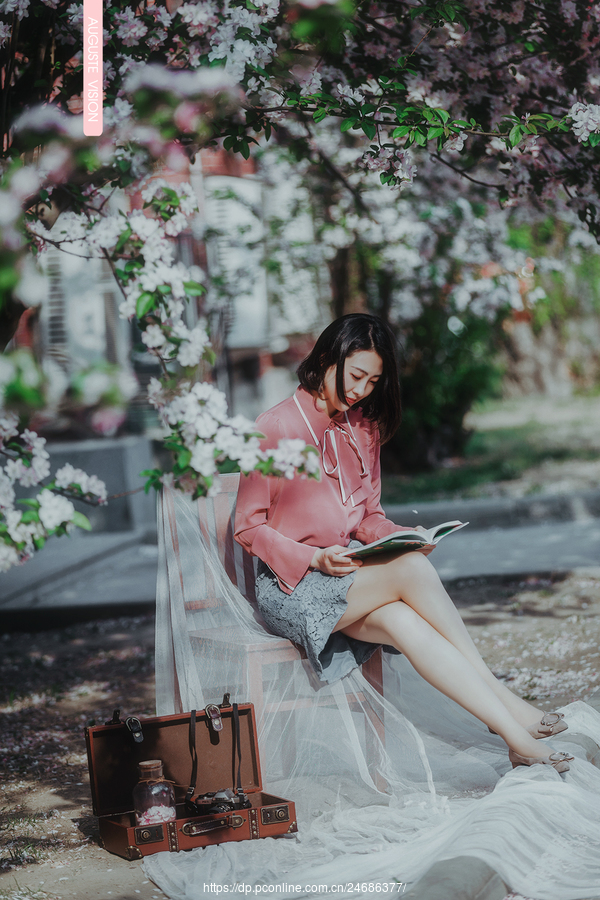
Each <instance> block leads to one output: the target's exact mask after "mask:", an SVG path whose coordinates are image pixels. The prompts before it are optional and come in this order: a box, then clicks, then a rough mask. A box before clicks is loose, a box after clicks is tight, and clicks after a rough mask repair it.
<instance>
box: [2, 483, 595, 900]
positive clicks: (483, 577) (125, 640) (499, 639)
mask: <svg viewBox="0 0 600 900" xmlns="http://www.w3.org/2000/svg"><path fill="white" fill-rule="evenodd" d="M494 503H496V506H494ZM520 504H521V505H520V506H519V507H518V508H517V507H514V505H513V506H510V503H508V505H507V503H504V505H502V504H501V505H500V507H498V505H497V501H493V500H490V501H476V503H475V505H474V504H473V501H469V502H466V501H463V502H461V501H457V502H453V503H452V504H451V507H450V508H449V507H446V508H444V506H443V505H440V504H425V503H420V504H418V506H417V507H416V508H417V510H418V513H413V512H412V508H411V509H410V510H407V509H406V508H400V509H398V508H396V509H394V510H390V514H391V516H392V517H393V518H394V519H395V520H396V521H398V522H401V523H402V524H413V523H414V524H417V523H418V522H422V523H424V524H426V525H433V524H437V523H439V522H440V521H444V520H445V519H450V518H459V519H463V520H465V519H469V520H470V521H471V522H472V524H471V525H470V526H469V527H468V528H465V529H463V530H462V531H461V532H458V533H457V534H455V535H452V536H450V537H448V538H447V539H445V540H444V541H443V542H442V543H441V544H440V546H439V547H438V548H437V549H436V551H435V553H434V554H433V555H432V557H431V559H432V561H433V562H434V564H435V565H436V567H437V568H438V571H439V572H440V575H441V576H442V578H444V579H445V580H447V581H453V582H454V585H453V586H454V587H455V588H456V597H457V601H458V605H459V608H460V609H461V612H462V614H463V615H464V617H465V620H466V621H467V622H468V623H469V626H470V628H471V630H472V632H474V633H475V634H476V635H477V637H476V640H477V642H478V644H479V646H480V648H481V650H482V652H483V655H484V657H485V658H486V659H488V660H489V662H490V663H491V664H492V665H493V666H494V667H495V670H496V671H497V672H498V674H499V675H500V676H501V677H504V678H505V679H506V680H507V682H509V683H510V682H512V685H511V686H513V687H514V688H515V689H517V690H521V691H522V692H525V691H527V692H528V693H529V694H531V692H532V690H535V691H537V694H538V696H539V698H540V702H541V704H542V705H543V706H547V705H548V704H550V705H559V703H561V702H568V700H569V699H572V698H574V697H576V696H579V697H583V696H584V695H589V693H591V691H592V690H593V689H594V688H595V686H597V684H598V679H599V677H600V646H599V645H598V643H597V642H592V643H593V646H592V644H590V643H589V640H588V644H589V647H588V649H587V650H586V653H587V656H586V654H585V653H583V650H584V649H585V647H584V643H585V639H586V636H588V637H589V631H590V628H592V629H594V628H595V621H591V620H590V617H592V618H594V619H595V617H596V616H598V619H600V518H597V517H595V516H597V512H596V508H597V498H596V497H595V495H594V497H591V496H590V497H589V500H586V498H585V497H584V498H583V499H582V502H581V503H579V502H575V503H574V502H572V499H571V501H570V502H569V503H568V504H567V505H566V506H560V505H559V506H557V505H556V504H555V503H554V502H550V501H549V500H548V502H547V503H546V504H545V500H544V497H540V496H537V497H535V498H534V499H532V500H523V501H520ZM534 504H537V506H535V505H534ZM544 504H545V505H544ZM536 510H537V512H536ZM540 520H541V524H535V523H536V522H538V523H539V522H540ZM494 523H499V524H501V525H502V526H503V527H494ZM490 525H491V526H492V527H490ZM147 540H148V539H147V538H146V537H145V536H144V533H142V532H139V533H138V532H122V533H120V534H117V535H114V534H112V535H108V534H103V535H81V536H79V537H78V538H72V539H65V538H63V539H61V540H59V541H55V542H53V543H52V544H50V545H49V546H48V547H47V548H46V549H45V550H44V551H43V553H40V554H39V555H37V556H36V558H35V559H34V560H32V561H31V562H30V563H28V564H27V565H26V566H23V567H21V568H19V569H15V570H13V571H11V572H9V573H7V574H5V575H0V628H2V626H3V625H4V626H6V625H7V624H8V625H11V626H14V625H15V624H16V625H18V626H19V627H20V629H21V630H24V631H33V632H35V631H38V632H39V633H38V634H37V635H33V636H32V635H25V634H23V635H21V636H20V637H17V636H16V635H15V637H14V638H11V636H10V635H8V634H7V635H6V636H5V637H6V638H7V639H8V640H7V641H6V642H5V644H4V648H5V649H4V653H5V654H6V653H8V652H9V651H12V652H15V653H16V652H17V649H18V646H20V644H19V640H20V641H21V643H22V644H23V648H22V651H19V652H22V653H23V654H25V656H26V657H27V659H28V660H29V661H31V662H32V664H35V665H37V666H38V668H39V669H40V672H39V676H40V679H41V681H40V686H39V687H37V688H34V689H33V693H29V694H28V696H29V697H30V698H33V699H32V700H31V703H32V707H31V709H32V710H35V709H39V710H40V711H43V709H45V708H46V707H47V708H48V710H49V711H50V710H52V711H54V712H56V714H57V716H58V718H57V720H56V724H55V725H53V726H50V725H49V724H47V723H46V724H44V721H43V717H42V721H41V723H40V724H39V725H35V726H34V732H35V733H36V734H39V733H41V734H42V736H44V740H46V739H47V740H55V741H56V742H57V747H58V750H57V751H56V752H57V753H59V756H60V759H61V760H62V762H61V765H64V766H67V767H71V769H70V770H69V769H67V771H70V772H72V774H71V775H69V784H68V787H67V789H63V790H60V791H58V792H57V789H56V787H53V786H52V782H53V781H54V782H56V777H55V774H52V775H50V773H47V775H48V777H45V778H42V779H41V781H42V782H43V784H42V783H41V782H40V779H39V778H38V779H37V781H36V778H35V776H30V775H28V773H27V771H26V769H25V770H24V771H23V773H22V775H19V777H18V778H16V779H15V778H13V777H11V778H10V784H9V782H8V780H7V781H6V782H5V783H4V784H2V785H0V790H1V791H2V793H1V794H0V830H4V835H3V836H4V837H5V838H7V839H11V838H12V836H13V835H14V834H19V835H22V836H24V837H23V840H25V842H27V840H29V839H30V838H28V837H27V835H30V836H31V846H33V845H34V844H35V842H36V840H38V838H39V834H38V832H39V830H40V828H41V827H42V825H43V832H44V835H45V838H44V839H46V838H48V840H49V841H50V844H49V845H48V846H49V847H50V849H49V850H48V852H47V853H46V851H40V852H41V855H40V856H39V857H37V858H36V859H35V861H34V862H29V863H28V862H27V861H26V860H25V861H24V862H25V864H23V861H22V862H19V861H18V860H17V864H16V865H15V866H14V867H12V868H11V869H9V870H7V871H5V873H4V874H3V875H1V876H0V900H25V898H30V900H67V898H77V900H96V898H102V900H156V898H159V897H162V896H163V895H162V894H161V893H160V892H159V891H158V890H157V889H156V888H155V886H154V885H153V884H152V883H151V882H149V881H148V880H147V879H145V878H144V876H143V873H142V872H141V869H140V863H127V862H125V861H123V860H120V859H118V858H117V857H110V856H108V855H107V854H106V853H105V852H104V851H102V850H101V849H100V848H99V847H98V846H97V844H96V843H95V838H94V834H95V831H94V829H95V828H96V825H95V822H94V821H93V819H92V816H91V810H90V808H89V788H88V785H87V784H86V777H87V776H86V774H85V759H84V756H83V754H81V752H78V751H76V750H72V749H69V748H70V746H71V741H72V739H73V738H72V735H71V732H73V733H74V729H73V723H74V722H75V731H77V735H76V736H75V740H76V741H78V742H79V743H80V742H81V734H80V733H81V724H80V720H81V716H82V715H83V716H84V718H86V715H87V716H88V717H89V712H90V710H91V713H92V715H96V713H97V714H98V716H101V715H103V714H104V711H105V709H106V708H110V709H112V706H113V704H114V705H119V704H124V705H125V706H127V707H128V709H129V711H130V712H132V711H135V712H137V713H138V714H139V715H144V714H146V715H148V714H150V713H151V709H150V708H149V707H150V705H151V703H152V698H151V696H150V694H151V693H152V687H153V685H152V680H151V678H149V677H148V672H147V667H148V666H149V665H150V666H151V654H152V642H153V625H152V621H151V620H150V619H148V621H146V620H145V619H144V617H142V618H139V619H138V620H131V619H130V620H127V619H113V620H112V621H113V624H111V623H110V622H109V623H107V627H106V628H104V626H103V625H102V626H101V627H99V630H98V634H97V635H96V636H95V637H93V634H95V632H94V627H95V626H96V623H94V622H88V624H87V625H85V626H84V625H80V626H76V629H84V630H85V628H88V629H91V631H90V635H92V636H90V635H88V634H87V632H84V631H82V632H81V633H80V632H79V630H75V631H74V630H73V628H67V629H65V628H63V629H61V630H56V631H55V632H49V631H40V629H42V628H52V627H56V626H58V625H59V624H60V623H61V621H62V622H63V623H64V621H65V619H66V618H72V619H73V620H74V621H77V620H81V619H82V618H88V619H90V618H98V617H99V616H100V615H101V614H102V615H106V614H107V612H110V613H111V615H112V616H122V615H124V614H132V613H134V611H137V612H138V613H139V614H141V613H142V612H143V611H144V610H148V609H151V606H152V603H153V600H154V594H155V581H156V564H157V547H156V545H155V544H153V543H148V542H147ZM551 573H553V574H551ZM567 573H572V574H567ZM520 578H521V579H522V580H519V579H520ZM461 580H462V581H461ZM134 621H136V622H137V623H138V624H136V625H132V624H127V623H132V622H134ZM120 623H123V624H122V625H121V624H120ZM140 623H141V624H140ZM567 623H568V624H567ZM567 629H568V631H567ZM92 633H93V634H92ZM53 635H54V636H55V637H54V636H53ZM54 640H56V645H57V647H59V646H63V645H68V648H67V649H68V650H69V653H71V654H73V653H75V650H74V649H73V648H79V650H78V651H77V652H78V653H79V654H80V656H81V661H80V662H79V663H76V661H75V657H74V656H73V655H71V656H69V654H68V653H67V655H66V656H65V658H64V660H63V658H62V657H61V656H60V652H63V651H60V652H59V651H58V650H57V651H56V653H55V651H54V650H53V649H52V647H51V646H50V645H51V643H52V641H54ZM582 642H583V643H582ZM588 644H586V645H585V646H586V647H587V646H588ZM69 648H70V649H69ZM588 651H589V652H588ZM549 655H550V657H551V658H552V660H553V665H552V667H551V669H550V668H549V667H548V665H547V660H548V656H549ZM25 656H24V657H23V658H25ZM588 656H589V659H588ZM538 657H539V661H540V664H541V662H544V666H542V668H541V669H540V672H539V673H538V672H537V669H536V665H537V661H538ZM584 657H585V658H584ZM138 664H139V667H140V675H139V679H140V686H141V687H140V694H139V697H138V699H137V700H133V699H132V694H131V681H132V679H133V678H134V677H135V667H136V665H138ZM528 664H529V669H524V670H523V666H524V665H525V666H527V665H528ZM78 665H80V666H82V667H83V668H84V669H86V671H88V674H87V675H86V676H85V679H86V680H84V681H83V682H80V681H79V680H77V679H76V680H74V681H73V683H72V684H69V685H68V687H67V688H65V691H64V692H63V691H62V688H60V689H59V688H55V687H54V682H53V677H54V676H53V673H55V672H56V670H57V669H58V668H60V670H61V671H68V674H69V675H75V674H76V672H77V671H79V670H78V669H77V666H78ZM94 666H97V667H100V668H99V669H98V672H99V674H95V670H94ZM102 666H105V667H106V672H104V671H103V670H102ZM119 666H121V668H119ZM123 666H125V668H123V669H122V667H123ZM121 669H122V671H121ZM542 669H543V672H542ZM20 671H21V672H23V668H22V667H21V669H20ZM523 671H525V673H526V676H525V681H519V680H518V679H519V678H521V680H522V677H523V676H521V675H519V674H518V673H519V672H523ZM113 682H114V684H113ZM125 683H126V684H128V690H127V693H128V696H127V697H126V698H123V697H122V692H123V684H125ZM16 686H17V687H18V684H16ZM27 690H28V691H30V692H31V691H32V688H30V687H29V688H28V689H27ZM48 690H49V691H50V695H49V696H50V699H47V696H46V693H45V691H48ZM53 691H54V693H53ZM86 692H87V693H86ZM36 698H38V699H36ZM39 698H41V699H39ZM27 702H29V700H28V701H27ZM132 702H133V703H134V706H135V710H132V709H131V706H130V704H131V703H132ZM136 704H137V705H136ZM17 707H18V703H16V702H13V700H11V701H10V703H9V704H8V706H7V707H6V708H5V709H3V710H0V711H1V712H3V713H6V714H9V715H10V716H12V715H13V714H15V713H18V712H19V710H18V709H17ZM27 709H28V708H27V707H26V705H25V706H24V707H23V714H24V715H27ZM84 710H87V713H85V712H83V711H84ZM32 714H33V713H32ZM74 716H77V720H75V719H74V718H73V717H74ZM81 721H82V720H81ZM14 724H15V728H14V734H15V735H16V738H18V739H19V740H20V739H21V738H20V736H21V734H23V735H25V737H24V738H23V741H25V739H26V740H30V738H29V737H27V735H28V734H29V731H28V728H30V727H33V722H32V726H27V727H24V726H26V723H25V720H23V721H21V719H19V721H18V722H17V721H16V720H15V723H14ZM44 729H45V730H44ZM53 729H54V732H55V735H56V736H55V737H53V738H52V737H51V735H52V734H53V733H54V732H53ZM48 736H50V737H48ZM31 740H33V738H31ZM24 746H25V744H24ZM48 746H49V745H48ZM2 749H4V748H0V750H2ZM26 749H27V748H26ZM28 750H29V752H30V754H31V758H33V757H36V758H37V759H38V760H39V758H40V757H39V753H38V750H37V747H34V746H33V745H32V746H31V747H29V748H28ZM40 751H41V752H42V753H44V752H48V751H47V750H46V751H45V750H44V748H40ZM0 755H1V754H0ZM36 755H37V756H36ZM25 758H27V755H26V756H25ZM26 768H27V767H26ZM61 771H62V770H61ZM7 811H8V812H7ZM4 813H6V815H7V817H8V818H7V819H6V821H7V822H8V823H9V824H8V825H7V826H2V815H3V814H4ZM11 829H12V830H11ZM36 835H37V836H38V837H35V836H36ZM53 841H56V842H57V843H56V845H55V844H53V843H52V842H53ZM38 842H39V841H38ZM20 846H21V847H23V846H25V847H27V846H28V845H27V843H25V845H23V844H21V845H20ZM52 848H53V849H52ZM61 848H62V849H61ZM20 852H21V851H20V850H19V853H20Z"/></svg>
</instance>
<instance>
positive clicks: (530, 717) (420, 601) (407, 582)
mask: <svg viewBox="0 0 600 900" xmlns="http://www.w3.org/2000/svg"><path fill="white" fill-rule="evenodd" d="M347 600H348V609H347V610H346V612H345V613H344V615H343V616H342V618H341V619H340V621H339V622H338V623H337V625H336V627H335V630H336V631H346V629H347V626H348V625H350V624H352V623H353V622H356V621H358V620H359V619H361V618H362V617H363V616H365V615H367V614H368V613H370V612H372V611H373V610H375V609H377V608H379V607H381V606H384V605H387V604H389V603H393V602H395V601H397V600H403V601H404V602H405V603H406V605H407V606H410V607H411V608H412V609H413V610H414V611H415V612H416V613H418V614H419V616H421V617H422V618H423V619H424V620H425V621H426V622H428V623H429V624H430V625H431V626H432V628H434V629H435V630H436V631H437V632H438V633H439V634H440V635H442V636H443V637H444V638H446V640H447V641H449V642H450V643H451V644H452V645H453V646H454V647H455V648H456V649H457V650H458V651H459V652H460V653H461V654H462V655H463V656H464V658H465V659H466V660H468V662H470V664H471V665H472V666H473V668H474V669H475V670H476V671H477V672H478V673H479V675H480V676H481V678H482V679H483V680H484V682H485V683H486V684H487V685H488V686H489V687H490V688H491V690H492V691H493V692H494V693H495V694H496V696H497V697H498V698H499V699H500V700H501V701H502V703H503V704H504V706H505V707H506V709H507V710H509V712H510V713H511V714H512V716H513V717H514V718H515V719H516V720H517V722H519V723H520V724H521V725H523V726H524V727H525V728H527V727H529V726H531V725H533V724H534V723H536V722H539V720H540V718H541V716H542V715H543V712H542V710H539V709H537V707H535V706H532V705H531V704H530V703H527V702H526V701H525V700H522V699H521V698H520V697H517V696H516V694H513V693H512V691H510V690H509V689H508V688H507V687H506V685H504V684H502V682H500V681H498V679H497V678H496V677H495V676H494V675H493V673H492V672H490V670H489V668H488V667H487V665H486V664H485V662H484V660H483V659H482V657H481V655H480V653H479V651H478V649H477V647H476V646H475V644H474V643H473V640H472V638H471V636H470V634H469V633H468V631H467V629H466V627H465V624H464V622H463V620H462V618H461V616H460V613H459V612H458V610H457V609H456V607H455V605H454V603H453V602H452V600H451V599H450V597H449V596H448V594H447V592H446V590H445V589H444V586H443V585H442V583H441V581H440V579H439V576H438V574H437V572H436V571H435V569H434V567H433V566H432V565H431V563H430V562H429V560H428V559H427V557H425V556H424V555H423V554H422V553H407V554H405V555H404V556H400V557H397V558H396V559H393V560H390V561H388V562H379V561H377V562H371V563H366V564H365V565H363V566H362V567H361V568H360V569H359V570H358V571H357V573H356V576H355V579H354V583H353V585H352V586H351V587H350V589H349V591H348V594H347ZM409 658H410V657H409ZM488 724H489V723H488ZM492 727H493V726H492ZM496 730H497V729H494V731H496Z"/></svg>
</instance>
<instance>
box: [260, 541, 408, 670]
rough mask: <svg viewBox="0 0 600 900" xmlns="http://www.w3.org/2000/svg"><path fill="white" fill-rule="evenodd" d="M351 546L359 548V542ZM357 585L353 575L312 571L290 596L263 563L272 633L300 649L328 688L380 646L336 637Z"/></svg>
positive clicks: (263, 604)
mask: <svg viewBox="0 0 600 900" xmlns="http://www.w3.org/2000/svg"><path fill="white" fill-rule="evenodd" d="M352 544H353V545H355V546H360V544H359V543H358V542H357V541H353V542H352ZM353 581H354V572H351V573H349V574H348V575H342V576H340V577H339V578H338V577H336V576H334V575H325V574H324V573H323V572H319V571H318V570H313V571H311V572H307V574H306V575H305V576H304V578H303V579H302V581H300V582H299V583H298V584H297V585H296V587H295V588H294V590H293V591H292V593H291V594H286V593H285V592H284V591H282V590H281V588H280V587H279V584H278V583H277V578H276V577H275V575H274V574H273V572H272V571H271V569H269V567H268V566H267V565H266V564H265V563H264V562H263V561H262V560H259V561H258V571H257V576H256V600H257V603H258V608H259V609H260V612H261V614H262V616H263V618H264V620H265V623H266V625H267V627H268V629H269V630H270V631H272V632H273V633H274V634H278V635H280V636H281V637H285V638H288V640H290V641H293V642H294V643H295V644H300V646H301V647H303V648H304V650H305V651H306V655H307V657H308V659H309V661H310V663H311V665H312V667H313V669H314V670H315V672H316V673H317V675H318V676H319V678H320V679H321V681H325V682H326V683H327V684H331V683H332V682H334V681H337V680H338V679H339V678H343V677H344V675H348V674H349V673H350V672H351V671H352V669H355V668H356V667H357V666H360V665H362V664H363V663H364V662H366V661H367V660H368V659H369V658H370V657H371V656H372V655H373V654H374V653H375V651H376V650H377V647H378V646H379V645H378V644H369V643H367V642H366V641H358V640H355V639H354V638H351V637H347V635H345V634H342V632H341V631H336V632H335V633H333V634H332V631H333V629H334V627H335V625H336V623H337V622H338V621H339V620H340V619H341V617H342V616H343V614H344V612H345V611H346V608H347V606H348V603H347V601H346V594H347V593H348V589H349V587H350V585H351V584H352V582H353ZM386 649H390V650H392V652H397V651H394V650H393V649H392V648H387V647H386Z"/></svg>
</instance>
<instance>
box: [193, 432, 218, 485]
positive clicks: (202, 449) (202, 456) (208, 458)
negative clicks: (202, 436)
mask: <svg viewBox="0 0 600 900" xmlns="http://www.w3.org/2000/svg"><path fill="white" fill-rule="evenodd" d="M214 450H215V445H214V444H211V443H208V442H204V441H198V442H197V443H196V444H195V446H194V449H193V450H192V458H191V459H190V466H191V467H192V469H194V470H195V471H196V472H198V474H199V475H203V476H204V478H208V477H210V476H211V475H214V473H215V472H216V471H217V467H216V463H215V455H214Z"/></svg>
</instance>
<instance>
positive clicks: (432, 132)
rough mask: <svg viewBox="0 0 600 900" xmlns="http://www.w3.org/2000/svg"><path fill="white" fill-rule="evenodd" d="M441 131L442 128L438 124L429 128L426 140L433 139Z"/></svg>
mask: <svg viewBox="0 0 600 900" xmlns="http://www.w3.org/2000/svg"><path fill="white" fill-rule="evenodd" d="M443 133H444V129H443V128H440V127H439V126H438V127H437V128H430V129H429V131H428V132H427V140H428V141H431V140H433V138H436V137H439V136H440V135H441V134H443Z"/></svg>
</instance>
